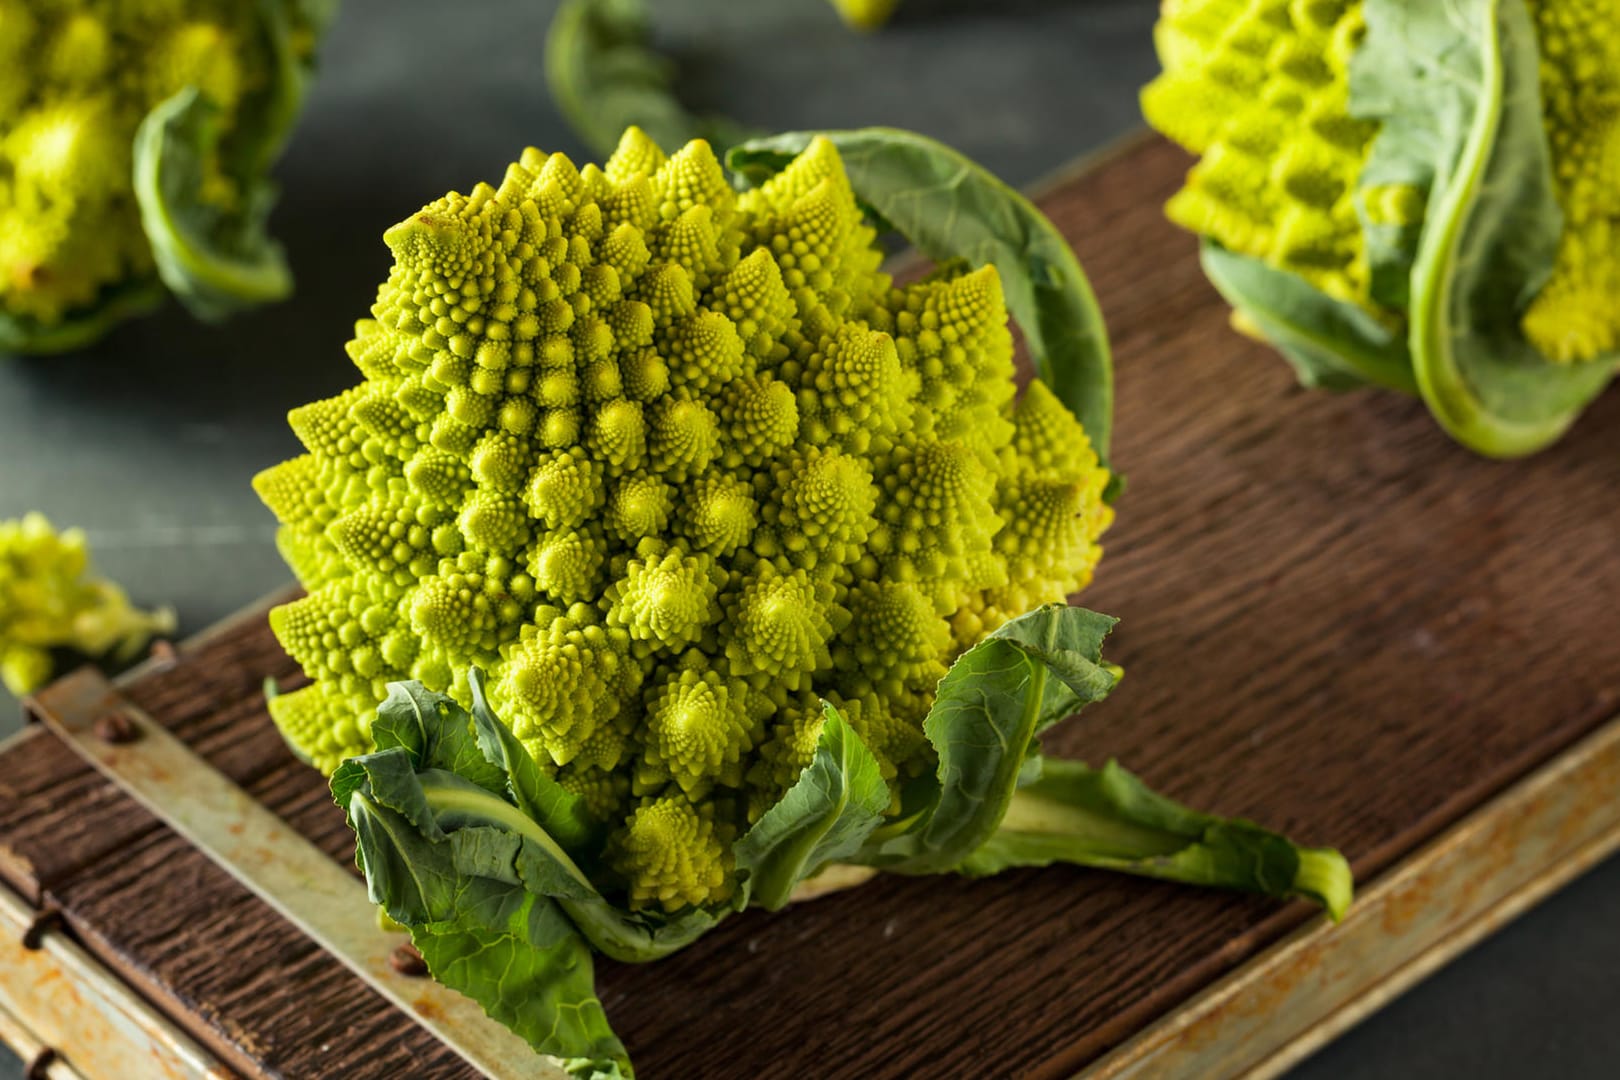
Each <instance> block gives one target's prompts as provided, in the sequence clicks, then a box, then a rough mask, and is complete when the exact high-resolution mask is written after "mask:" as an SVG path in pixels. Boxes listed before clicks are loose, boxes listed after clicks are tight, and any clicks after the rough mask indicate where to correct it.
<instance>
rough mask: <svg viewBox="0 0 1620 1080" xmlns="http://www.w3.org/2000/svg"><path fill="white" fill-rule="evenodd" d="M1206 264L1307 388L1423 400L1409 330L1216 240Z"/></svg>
mask: <svg viewBox="0 0 1620 1080" xmlns="http://www.w3.org/2000/svg"><path fill="white" fill-rule="evenodd" d="M1199 258H1200V259H1201V261H1202V262H1203V265H1204V273H1205V274H1206V275H1208V277H1209V280H1210V283H1211V284H1212V285H1214V286H1215V289H1216V291H1217V292H1219V293H1220V294H1221V296H1222V297H1224V298H1225V300H1226V302H1227V303H1229V304H1231V305H1232V307H1233V308H1235V309H1236V310H1238V311H1241V312H1242V313H1243V314H1245V315H1247V316H1248V317H1249V318H1251V319H1253V320H1254V322H1255V323H1256V324H1258V325H1259V327H1260V328H1261V330H1262V331H1264V333H1265V335H1266V339H1267V341H1268V342H1269V343H1270V344H1271V345H1273V346H1275V347H1276V348H1277V349H1278V350H1279V351H1281V352H1282V354H1283V355H1284V356H1285V357H1287V359H1288V362H1289V363H1291V364H1293V365H1294V370H1295V372H1296V373H1297V374H1298V376H1299V381H1300V382H1301V383H1303V384H1305V385H1306V386H1320V387H1323V388H1325V389H1330V390H1348V389H1351V388H1353V387H1356V386H1361V385H1364V384H1367V383H1371V384H1373V385H1375V386H1383V387H1387V388H1389V389H1391V390H1399V391H1401V392H1402V393H1407V394H1415V393H1417V382H1416V380H1415V379H1414V378H1413V376H1412V359H1411V356H1410V355H1409V354H1408V352H1407V348H1406V336H1405V327H1404V326H1399V327H1392V326H1385V325H1383V324H1382V323H1380V322H1379V321H1378V320H1377V319H1375V318H1374V317H1373V316H1372V315H1371V314H1369V313H1368V312H1366V311H1363V310H1362V309H1361V308H1358V307H1356V306H1355V305H1354V304H1347V303H1344V302H1343V301H1340V300H1335V299H1333V298H1332V297H1330V296H1328V295H1327V294H1326V293H1324V292H1322V291H1321V290H1320V289H1318V288H1317V287H1316V286H1314V285H1312V284H1311V283H1310V282H1308V281H1306V280H1305V279H1304V278H1302V277H1299V276H1298V275H1297V274H1291V273H1289V272H1288V271H1286V270H1279V269H1277V268H1276V267H1273V266H1268V265H1267V264H1266V263H1264V262H1262V261H1260V260H1259V259H1255V258H1251V257H1249V256H1247V255H1240V254H1238V253H1236V252H1233V251H1230V250H1228V249H1226V248H1224V247H1222V246H1221V245H1220V244H1218V243H1216V242H1215V241H1213V240H1208V239H1206V240H1205V241H1204V242H1203V243H1202V245H1200V247H1199Z"/></svg>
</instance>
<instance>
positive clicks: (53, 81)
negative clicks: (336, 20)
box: [0, 0, 330, 353]
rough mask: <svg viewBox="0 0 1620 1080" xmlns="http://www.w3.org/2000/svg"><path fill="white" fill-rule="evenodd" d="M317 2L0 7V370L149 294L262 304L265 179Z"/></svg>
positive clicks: (66, 344)
mask: <svg viewBox="0 0 1620 1080" xmlns="http://www.w3.org/2000/svg"><path fill="white" fill-rule="evenodd" d="M329 5H330V0H265V2H262V3H244V2H240V0H237V2H229V0H144V2H139V3H136V2H131V0H0V353H4V352H12V351H15V352H51V351H56V350H60V349H68V348H74V347H76V346H79V345H82V344H84V343H86V342H88V341H91V340H93V339H94V338H96V337H97V336H99V335H100V334H101V333H103V332H104V331H105V330H106V329H107V328H108V327H109V326H111V325H112V324H113V323H115V322H117V321H118V320H120V319H122V318H124V317H126V316H128V315H131V314H134V313H136V312H139V311H141V310H144V309H146V308H148V307H150V306H152V304H154V303H155V302H156V301H157V300H158V299H159V298H160V297H161V296H162V294H163V291H164V288H165V287H166V288H167V289H168V290H169V291H171V292H173V293H174V294H175V295H176V296H177V297H178V298H179V299H180V300H181V301H182V302H184V303H185V304H186V305H187V306H188V307H189V308H190V309H191V310H192V311H194V312H195V313H197V314H198V315H200V316H202V317H206V318H214V317H218V316H221V315H224V314H227V313H229V312H230V311H232V310H235V309H236V308H239V307H243V306H247V305H251V304H255V303H260V302H264V301H267V300H272V299H279V298H280V297H282V296H284V295H286V294H287V293H288V292H289V291H290V289H291V280H290V277H289V276H288V273H287V270H286V267H285V265H284V264H283V262H282V259H281V255H280V252H279V250H278V249H277V248H276V247H275V245H274V244H273V243H272V242H271V241H270V240H269V239H268V238H267V237H266V235H265V232H264V223H265V221H264V219H265V217H266V215H267V214H268V212H269V204H270V201H271V198H272V192H271V190H270V188H269V184H268V180H267V179H266V175H265V174H266V171H267V170H268V168H269V166H270V164H271V162H272V161H274V160H275V158H276V156H277V154H278V153H279V152H280V149H281V146H282V144H283V142H285V140H286V137H287V135H288V134H289V133H290V130H291V125H292V123H293V121H294V120H295V119H296V117H297V114H298V109H299V105H300V103H301V100H302V97H303V93H304V88H305V83H306V82H307V80H308V77H309V72H310V67H311V63H312V57H313V52H314V47H315V43H316V39H317V36H318V34H319V32H320V30H321V29H322V28H323V27H324V25H325V23H326V21H327V19H328V18H329V15H330V12H329V11H328V10H327V9H328V7H329Z"/></svg>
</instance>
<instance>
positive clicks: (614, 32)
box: [546, 0, 752, 156]
mask: <svg viewBox="0 0 1620 1080" xmlns="http://www.w3.org/2000/svg"><path fill="white" fill-rule="evenodd" d="M675 74H676V72H675V65H674V63H673V62H671V61H670V60H669V59H668V58H667V57H664V56H661V55H659V53H658V52H656V51H655V50H654V49H653V47H652V29H651V26H650V24H649V22H648V19H647V11H646V8H645V6H644V5H643V4H642V3H641V0H564V3H562V4H561V5H560V6H559V7H558V8H557V14H556V15H554V16H553V17H552V21H551V28H550V29H549V30H548V31H547V33H546V82H547V84H548V85H549V86H550V87H551V96H552V99H553V100H554V101H555V102H556V103H557V107H558V109H560V110H561V111H562V114H563V116H564V117H566V118H567V120H568V123H569V126H571V127H572V128H573V129H574V131H575V133H576V134H578V135H579V137H580V138H581V139H583V140H585V142H586V143H588V144H589V145H590V147H591V149H593V150H595V151H596V152H597V153H598V154H601V155H604V156H606V155H608V154H611V153H613V150H614V148H615V147H616V146H617V145H618V143H619V137H620V136H621V135H623V134H624V129H625V128H627V127H631V126H635V127H639V128H641V129H642V130H643V131H644V132H646V133H647V135H648V137H649V138H651V139H652V141H653V142H655V143H657V144H658V145H659V146H661V147H663V148H664V149H665V150H669V151H674V150H677V149H679V148H680V147H682V146H684V145H686V144H687V143H688V142H690V141H691V140H693V139H707V140H708V141H709V143H710V144H711V145H712V146H713V147H714V150H715V152H716V153H717V154H718V153H723V152H724V151H725V149H726V147H728V146H731V145H733V144H734V143H737V142H740V141H741V140H743V139H745V138H748V137H749V135H750V134H752V132H750V131H749V130H748V129H746V128H744V127H742V126H740V125H737V124H734V123H732V122H731V121H729V120H726V119H724V118H723V117H699V116H694V115H693V114H692V113H690V112H689V111H687V109H686V108H685V107H684V106H682V105H681V103H680V101H679V100H678V99H677V98H676V96H675V90H674V83H675Z"/></svg>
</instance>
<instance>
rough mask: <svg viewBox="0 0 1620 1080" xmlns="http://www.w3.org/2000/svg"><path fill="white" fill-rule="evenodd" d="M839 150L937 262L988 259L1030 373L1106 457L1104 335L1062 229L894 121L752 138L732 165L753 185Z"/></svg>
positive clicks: (869, 191)
mask: <svg viewBox="0 0 1620 1080" xmlns="http://www.w3.org/2000/svg"><path fill="white" fill-rule="evenodd" d="M818 134H819V135H824V136H825V137H826V138H828V139H830V140H832V142H833V144H834V145H835V146H837V147H838V151H839V154H840V155H841V156H842V157H843V159H844V169H845V171H846V172H848V174H849V180H850V183H851V185H853V187H854V188H855V193H856V194H857V195H858V196H859V197H860V199H861V200H862V201H863V202H864V203H867V204H868V205H870V206H871V207H872V208H873V209H874V210H876V212H877V213H878V214H879V215H880V216H881V217H882V218H883V220H884V221H886V222H888V223H889V224H891V225H892V226H893V227H894V228H895V229H896V230H897V231H899V233H900V234H901V235H902V236H904V237H905V238H906V239H907V240H909V241H910V242H911V243H912V244H914V245H916V247H917V248H918V250H920V251H922V252H923V253H924V254H925V255H927V256H928V257H929V258H931V259H933V260H935V261H936V262H947V261H949V260H952V259H964V260H966V261H967V262H968V263H969V264H971V265H972V266H974V267H980V266H984V265H985V264H987V263H993V264H994V265H995V267H996V270H997V271H998V272H999V273H1000V275H1001V284H1002V289H1003V291H1004V292H1005V294H1006V298H1007V310H1008V312H1009V313H1010V314H1011V315H1012V317H1013V320H1014V321H1015V322H1017V323H1018V326H1019V328H1020V329H1021V330H1023V332H1024V339H1025V341H1027V342H1028V344H1029V353H1030V356H1031V357H1032V358H1033V360H1034V362H1035V370H1036V372H1037V373H1038V374H1039V375H1040V377H1041V379H1042V380H1044V381H1045V382H1046V384H1047V385H1048V386H1050V387H1051V388H1052V391H1053V393H1055V394H1056V395H1057V397H1058V399H1059V400H1061V401H1062V402H1063V403H1064V404H1065V405H1067V406H1068V407H1069V410H1070V411H1071V412H1073V413H1074V415H1075V416H1076V417H1078V418H1079V420H1080V423H1081V426H1083V427H1084V428H1085V430H1086V434H1087V435H1088V436H1089V437H1090V439H1091V443H1092V445H1093V446H1094V447H1095V448H1096V450H1097V453H1098V455H1099V456H1100V457H1101V458H1102V460H1103V463H1104V464H1107V461H1108V452H1109V445H1110V435H1111V433H1112V429H1113V415H1114V375H1113V365H1112V360H1111V357H1110V354H1109V349H1108V332H1107V328H1106V327H1105V325H1104V323H1103V318H1102V313H1101V311H1100V310H1099V309H1098V307H1097V299H1096V297H1095V296H1094V295H1093V294H1092V291H1091V284H1090V282H1088V281H1087V280H1086V275H1085V273H1084V272H1083V271H1082V270H1081V269H1080V263H1079V262H1078V261H1077V260H1076V259H1075V256H1074V252H1073V251H1072V250H1071V249H1070V247H1069V242H1068V241H1067V240H1066V239H1064V237H1063V234H1062V233H1060V232H1058V230H1057V228H1056V227H1055V226H1054V225H1053V224H1052V223H1051V222H1050V221H1049V220H1047V218H1046V215H1044V214H1042V213H1041V212H1040V210H1039V209H1037V208H1036V207H1035V205H1034V204H1033V203H1031V202H1030V201H1029V200H1028V199H1026V198H1025V197H1024V196H1023V195H1021V194H1019V193H1018V192H1017V191H1015V190H1014V189H1013V188H1010V187H1008V186H1007V185H1006V184H1004V183H1002V182H1001V181H1000V180H998V179H996V178H995V177H994V176H993V175H991V174H990V173H989V172H987V171H986V170H985V169H984V168H982V167H981V166H979V165H977V164H975V163H974V162H973V161H971V160H969V159H968V158H966V157H964V156H963V155H961V154H959V153H957V152H956V151H955V150H952V149H951V148H950V147H948V146H946V145H944V144H943V143H940V142H936V141H935V140H933V139H930V138H927V137H925V136H922V135H917V134H915V133H913V132H909V131H900V130H897V129H895V128H861V129H858V130H853V131H824V132H812V131H795V132H788V133H786V134H782V135H772V136H769V137H766V138H760V139H750V140H748V141H747V142H745V143H742V144H741V145H739V146H736V147H734V148H733V149H732V150H731V152H730V153H729V154H727V155H726V163H727V165H728V166H729V167H730V168H731V169H732V170H733V171H734V172H736V173H738V174H739V175H740V176H742V177H743V178H744V179H747V180H749V181H751V182H755V183H758V182H760V181H762V180H764V179H765V178H767V177H769V176H771V175H772V174H774V173H776V172H779V171H781V170H782V169H783V168H784V167H786V165H787V163H788V162H789V161H791V160H792V159H793V158H794V157H795V156H796V155H798V154H799V153H800V152H801V151H802V150H803V149H804V148H805V147H806V146H808V145H809V143H810V140H811V139H813V138H815V137H816V136H817V135H818Z"/></svg>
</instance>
